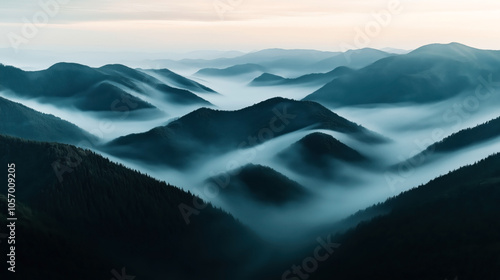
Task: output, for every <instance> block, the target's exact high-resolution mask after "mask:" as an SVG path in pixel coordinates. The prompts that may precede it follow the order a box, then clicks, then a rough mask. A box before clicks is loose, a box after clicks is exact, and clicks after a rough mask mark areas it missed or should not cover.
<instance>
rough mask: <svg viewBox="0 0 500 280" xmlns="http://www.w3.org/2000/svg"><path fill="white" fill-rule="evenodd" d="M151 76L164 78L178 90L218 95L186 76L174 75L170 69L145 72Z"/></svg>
mask: <svg viewBox="0 0 500 280" xmlns="http://www.w3.org/2000/svg"><path fill="white" fill-rule="evenodd" d="M143 71H145V72H146V73H148V74H151V75H154V74H156V75H158V78H159V79H161V78H164V79H166V80H167V81H168V84H170V85H173V86H175V87H178V88H183V89H186V90H189V91H194V92H201V93H217V92H215V91H214V90H213V89H211V88H209V87H207V86H204V85H202V84H200V83H198V82H195V81H193V80H190V79H187V78H186V77H184V76H181V75H179V74H177V73H174V72H172V71H170V70H168V69H159V70H143Z"/></svg>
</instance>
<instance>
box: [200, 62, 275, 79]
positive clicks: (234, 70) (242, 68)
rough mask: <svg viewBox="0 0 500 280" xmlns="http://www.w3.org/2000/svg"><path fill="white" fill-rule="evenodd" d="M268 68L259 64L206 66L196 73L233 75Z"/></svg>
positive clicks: (259, 71) (262, 70) (201, 74)
mask: <svg viewBox="0 0 500 280" xmlns="http://www.w3.org/2000/svg"><path fill="white" fill-rule="evenodd" d="M265 71H266V68H264V67H262V66H260V65H257V64H250V63H249V64H241V65H235V66H231V67H228V68H224V69H217V68H205V69H201V70H200V71H198V72H196V73H195V75H199V76H215V77H231V76H239V75H245V74H253V73H262V72H265Z"/></svg>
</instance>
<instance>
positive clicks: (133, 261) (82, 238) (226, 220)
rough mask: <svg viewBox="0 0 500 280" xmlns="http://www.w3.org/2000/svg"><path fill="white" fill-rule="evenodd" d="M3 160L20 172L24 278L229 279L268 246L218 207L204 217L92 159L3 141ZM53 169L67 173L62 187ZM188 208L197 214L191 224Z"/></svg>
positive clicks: (162, 188) (167, 189)
mask: <svg viewBox="0 0 500 280" xmlns="http://www.w3.org/2000/svg"><path fill="white" fill-rule="evenodd" d="M0 151H2V154H1V155H0V161H1V164H2V165H5V166H7V163H11V162H15V163H16V175H17V176H16V183H17V186H18V189H17V192H16V194H15V195H16V202H17V203H16V204H17V206H18V208H17V209H16V210H17V211H16V214H17V215H18V216H17V217H18V218H19V221H18V224H17V226H18V227H16V229H17V232H16V233H17V234H16V237H17V240H16V241H17V243H16V246H17V247H16V250H17V251H16V253H17V255H16V261H17V267H25V268H27V267H29V269H18V270H17V272H16V275H17V276H18V277H20V278H19V279H57V280H59V279H68V278H71V279H95V278H99V277H101V278H105V279H109V278H112V274H110V271H111V270H112V269H115V270H116V271H118V272H119V274H120V275H121V273H120V272H121V268H122V267H125V268H126V271H127V272H128V275H137V277H139V275H140V276H141V277H143V278H146V279H157V278H158V277H159V278H162V279H166V278H172V277H173V278H176V279H177V277H179V279H225V278H226V275H232V276H234V275H238V274H239V273H242V271H244V270H243V268H244V266H245V265H246V264H247V263H248V262H250V261H251V260H252V258H253V257H252V256H253V254H254V252H256V250H258V249H259V247H260V246H261V245H260V244H261V243H260V241H259V239H258V238H256V236H255V235H254V234H253V233H252V232H250V231H249V230H248V229H247V228H245V227H244V226H242V225H241V224H239V223H238V222H237V221H236V220H235V219H233V218H232V217H231V216H230V215H228V214H226V213H224V212H222V211H220V210H217V209H215V208H213V207H212V206H210V205H207V206H206V207H205V208H204V209H202V210H199V211H198V210H196V209H195V208H194V207H195V206H194V202H193V201H194V199H195V197H194V196H193V195H191V194H190V193H186V192H184V191H182V190H180V189H178V188H176V187H174V186H171V185H168V184H166V183H163V182H159V181H157V180H155V179H152V178H151V177H148V176H146V175H143V174H140V173H138V172H136V171H132V170H129V169H127V168H125V167H123V166H121V165H117V164H114V163H111V162H110V161H109V160H107V159H105V158H102V157H101V156H98V155H96V154H94V153H92V152H90V151H85V150H82V149H78V148H75V147H73V146H68V145H62V144H55V143H52V144H49V143H40V142H30V141H25V140H21V139H17V138H11V137H5V136H1V135H0ZM54 167H55V168H56V170H57V171H66V173H64V174H61V173H59V175H60V176H61V177H62V178H63V181H60V180H59V179H58V175H57V173H56V172H54V170H53V168H54ZM68 169H70V170H68ZM5 170H7V169H6V168H5ZM4 172H6V171H4ZM5 175H6V174H5ZM6 193H7V188H2V190H1V191H0V206H1V207H7V200H6V197H5V196H6ZM197 202H198V203H201V201H200V200H197ZM181 206H183V207H191V208H192V209H194V210H195V211H197V212H196V213H195V214H191V215H190V216H189V222H190V223H189V224H187V223H186V221H185V218H184V217H183V215H182V214H181V210H180V209H183V208H180V207H181ZM4 209H7V208H4ZM186 209H187V208H186ZM184 210H185V209H184ZM185 211H187V210H185ZM4 213H5V212H4V211H2V212H1V213H0V218H1V222H0V225H1V226H2V227H3V228H6V225H5V223H6V217H5V214H4ZM2 245H3V244H2ZM54 262H57V266H58V267H57V269H47V267H49V266H50V265H51V264H53V263H54ZM229 264H230V265H229ZM193 268H196V269H193Z"/></svg>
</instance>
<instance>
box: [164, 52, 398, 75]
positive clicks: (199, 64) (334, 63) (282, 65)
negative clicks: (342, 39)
mask: <svg viewBox="0 0 500 280" xmlns="http://www.w3.org/2000/svg"><path fill="white" fill-rule="evenodd" d="M393 55H394V54H391V53H387V52H383V51H379V50H375V49H369V48H366V49H360V50H349V51H347V52H345V53H340V52H323V51H315V50H284V49H266V50H261V51H257V52H253V53H248V54H245V55H242V56H238V57H234V58H220V59H211V60H210V59H208V60H206V59H205V60H204V59H183V60H179V61H174V60H160V61H157V62H158V63H159V64H160V65H162V66H164V67H166V68H174V69H175V68H178V69H186V68H192V69H200V68H201V69H203V68H218V69H223V68H228V67H232V66H235V65H245V64H257V65H260V66H262V67H264V68H265V69H267V70H268V71H276V72H280V71H288V72H291V73H296V74H299V75H305V74H308V73H324V72H328V71H331V70H332V69H335V68H337V67H340V66H347V67H350V68H362V67H365V66H368V65H370V64H372V63H374V62H375V61H377V60H379V59H382V58H386V57H390V56H393ZM262 72H264V71H262Z"/></svg>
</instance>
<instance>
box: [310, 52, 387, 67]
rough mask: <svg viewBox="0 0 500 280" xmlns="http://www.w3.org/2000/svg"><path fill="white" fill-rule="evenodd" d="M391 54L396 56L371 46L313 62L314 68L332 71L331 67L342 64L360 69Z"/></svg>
mask: <svg viewBox="0 0 500 280" xmlns="http://www.w3.org/2000/svg"><path fill="white" fill-rule="evenodd" d="M391 56H394V54H391V53H387V52H384V51H380V50H376V49H370V48H365V49H359V50H349V51H346V52H345V53H341V54H338V55H336V56H334V57H330V58H327V59H324V60H321V61H319V62H316V63H315V64H313V66H312V68H313V69H318V70H320V71H330V70H331V69H334V68H337V67H341V66H347V67H349V68H354V69H359V68H363V67H366V66H368V65H370V64H372V63H374V62H376V61H377V60H380V59H383V58H386V57H391Z"/></svg>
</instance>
